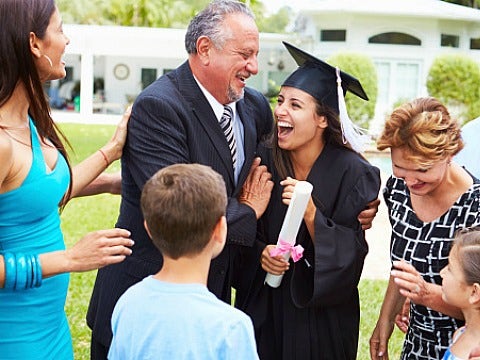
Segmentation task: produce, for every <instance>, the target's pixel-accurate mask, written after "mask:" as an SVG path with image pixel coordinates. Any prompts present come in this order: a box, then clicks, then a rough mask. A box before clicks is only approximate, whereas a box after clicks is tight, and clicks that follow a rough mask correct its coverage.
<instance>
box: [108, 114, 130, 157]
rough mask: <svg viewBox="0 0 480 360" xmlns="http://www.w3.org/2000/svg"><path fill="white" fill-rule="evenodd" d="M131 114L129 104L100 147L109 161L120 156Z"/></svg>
mask: <svg viewBox="0 0 480 360" xmlns="http://www.w3.org/2000/svg"><path fill="white" fill-rule="evenodd" d="M131 114H132V106H131V105H130V106H128V107H127V109H126V110H125V112H124V113H123V116H122V119H121V120H120V122H119V123H118V125H117V128H116V129H115V133H114V134H113V136H112V138H111V139H110V141H109V142H108V143H107V144H106V145H105V146H103V147H102V151H103V152H104V153H105V154H106V156H107V157H108V161H109V162H110V163H112V162H113V161H115V160H118V159H120V157H121V156H122V152H123V146H124V145H125V141H126V139H127V125H128V121H129V120H130V115H131Z"/></svg>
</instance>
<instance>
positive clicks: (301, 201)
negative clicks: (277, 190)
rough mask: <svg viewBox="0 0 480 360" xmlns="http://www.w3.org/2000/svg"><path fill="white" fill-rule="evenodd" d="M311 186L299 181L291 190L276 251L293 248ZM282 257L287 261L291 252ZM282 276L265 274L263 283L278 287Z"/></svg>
mask: <svg viewBox="0 0 480 360" xmlns="http://www.w3.org/2000/svg"><path fill="white" fill-rule="evenodd" d="M312 189H313V186H312V184H310V183H309V182H308V181H299V182H297V183H296V184H295V188H294V190H293V195H292V199H291V200H290V204H289V205H288V209H287V213H286V214H285V219H284V220H283V224H282V228H281V230H280V234H279V235H278V242H277V249H278V248H280V247H283V248H285V244H287V246H290V248H293V246H294V245H295V241H296V238H297V234H298V229H300V224H301V223H302V219H303V215H304V214H305V210H306V209H307V204H308V201H309V199H310V195H311V193H312ZM282 253H283V257H284V258H285V260H288V258H289V257H290V253H291V251H290V250H288V251H284V252H282ZM282 278H283V275H273V274H267V276H266V278H265V283H267V284H268V285H270V286H271V287H273V288H276V287H278V286H280V283H281V282H282Z"/></svg>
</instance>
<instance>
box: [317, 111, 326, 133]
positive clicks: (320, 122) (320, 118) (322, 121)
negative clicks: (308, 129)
mask: <svg viewBox="0 0 480 360" xmlns="http://www.w3.org/2000/svg"><path fill="white" fill-rule="evenodd" d="M315 121H316V122H317V126H318V127H319V128H320V129H326V128H327V127H328V121H327V117H326V116H324V115H317V114H315Z"/></svg>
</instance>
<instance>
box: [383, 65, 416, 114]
mask: <svg viewBox="0 0 480 360" xmlns="http://www.w3.org/2000/svg"><path fill="white" fill-rule="evenodd" d="M420 67H421V63H419V62H416V61H403V60H384V61H382V60H379V61H375V68H376V69H377V76H378V97H377V107H378V108H379V109H382V110H384V111H391V107H392V106H393V105H398V103H399V102H405V101H407V100H411V99H414V98H416V97H417V96H418V95H419V89H420V70H421V69H420Z"/></svg>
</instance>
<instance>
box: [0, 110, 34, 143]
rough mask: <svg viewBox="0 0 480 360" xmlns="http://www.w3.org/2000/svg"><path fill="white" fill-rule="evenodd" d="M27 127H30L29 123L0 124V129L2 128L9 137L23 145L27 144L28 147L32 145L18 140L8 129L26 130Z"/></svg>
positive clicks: (1, 118)
mask: <svg viewBox="0 0 480 360" xmlns="http://www.w3.org/2000/svg"><path fill="white" fill-rule="evenodd" d="M0 120H1V121H2V122H3V117H2V115H1V114H0ZM29 128H30V124H27V125H23V126H5V125H1V124H0V129H2V130H3V131H4V132H5V134H7V136H8V137H9V138H10V139H12V140H14V141H16V142H18V143H19V144H22V145H25V146H28V147H32V145H31V144H28V143H26V142H23V141H22V140H19V139H17V138H16V137H15V136H13V135H12V134H10V131H22V130H26V129H29Z"/></svg>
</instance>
